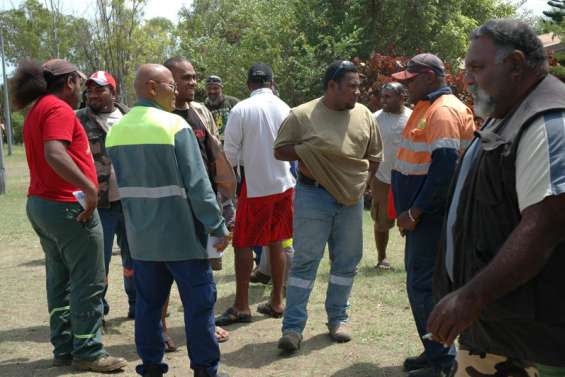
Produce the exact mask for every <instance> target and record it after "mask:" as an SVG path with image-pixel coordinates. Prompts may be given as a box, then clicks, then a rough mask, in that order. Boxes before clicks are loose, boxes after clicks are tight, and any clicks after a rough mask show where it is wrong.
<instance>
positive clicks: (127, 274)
mask: <svg viewBox="0 0 565 377" xmlns="http://www.w3.org/2000/svg"><path fill="white" fill-rule="evenodd" d="M98 213H99V214H100V221H101V223H102V229H103V231H104V267H105V269H106V277H107V276H108V274H109V272H110V261H111V260H112V246H113V245H114V236H116V237H117V240H118V246H119V247H120V253H121V255H122V267H123V274H124V289H125V291H126V294H127V295H128V303H129V314H131V315H133V314H134V313H135V281H134V279H133V274H134V272H133V262H132V259H131V253H130V251H129V245H128V240H127V237H126V226H125V220H124V213H123V211H122V205H121V203H120V202H119V201H117V202H112V203H111V206H110V208H99V209H98ZM107 290H108V286H106V288H105V289H104V295H103V297H102V303H103V304H104V314H108V311H109V310H110V308H109V306H108V303H107V302H106V298H105V297H106V291H107Z"/></svg>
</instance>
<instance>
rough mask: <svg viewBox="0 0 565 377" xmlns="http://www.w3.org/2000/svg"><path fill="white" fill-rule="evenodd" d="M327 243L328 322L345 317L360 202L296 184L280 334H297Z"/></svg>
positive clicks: (356, 257)
mask: <svg viewBox="0 0 565 377" xmlns="http://www.w3.org/2000/svg"><path fill="white" fill-rule="evenodd" d="M326 243H327V244H328V246H329V252H330V261H331V270H330V279H329V280H330V281H329V284H328V290H327V293H326V313H327V315H328V325H330V326H335V325H337V324H340V323H343V322H346V321H347V318H348V316H347V307H348V306H349V304H348V300H349V295H350V294H351V288H352V286H353V278H354V276H355V275H356V274H357V265H358V264H359V262H360V261H361V257H362V256H363V201H362V200H360V201H359V202H357V204H355V205H353V206H344V205H342V204H339V203H338V202H337V201H336V200H335V199H334V198H333V196H331V195H330V194H329V193H328V192H327V191H326V190H325V189H323V188H320V187H315V186H308V185H303V184H301V183H299V184H298V185H297V186H296V192H295V199H294V234H293V245H294V259H293V262H292V267H291V270H290V274H289V278H288V282H287V287H286V309H285V312H284V320H283V327H282V328H283V333H284V332H286V331H295V332H297V333H300V334H301V333H302V332H303V331H304V327H305V326H306V320H307V319H308V313H307V310H306V306H307V305H308V299H309V297H310V292H311V291H312V287H313V286H314V280H315V279H316V273H317V271H318V266H319V265H320V261H321V260H322V257H323V255H324V248H325V247H326Z"/></svg>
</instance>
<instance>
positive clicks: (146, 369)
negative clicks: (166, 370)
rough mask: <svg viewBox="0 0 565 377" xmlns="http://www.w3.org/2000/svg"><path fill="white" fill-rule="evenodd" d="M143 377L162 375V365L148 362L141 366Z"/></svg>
mask: <svg viewBox="0 0 565 377" xmlns="http://www.w3.org/2000/svg"><path fill="white" fill-rule="evenodd" d="M142 376H143V377H163V367H161V365H156V364H148V365H144V366H143V374H142Z"/></svg>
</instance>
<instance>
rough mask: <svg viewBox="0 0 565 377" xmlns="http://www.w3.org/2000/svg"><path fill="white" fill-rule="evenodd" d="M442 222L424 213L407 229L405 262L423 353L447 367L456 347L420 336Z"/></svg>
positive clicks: (428, 308)
mask: <svg viewBox="0 0 565 377" xmlns="http://www.w3.org/2000/svg"><path fill="white" fill-rule="evenodd" d="M442 225H443V218H442V217H441V216H433V215H431V216H426V215H424V217H422V220H421V221H420V223H418V225H417V226H416V229H415V230H414V231H412V232H407V233H406V250H405V259H404V262H405V265H406V279H407V280H406V289H407V291H408V299H409V301H410V307H411V308H412V314H413V315H414V321H415V322H416V327H417V328H418V335H419V336H420V340H421V341H422V344H423V345H424V349H425V354H426V357H427V359H428V361H429V362H430V363H431V364H432V366H434V367H435V368H437V369H441V370H444V371H448V370H449V369H450V368H451V365H452V364H453V359H454V356H455V347H454V346H451V347H449V348H445V347H443V345H442V344H440V343H437V342H433V341H431V340H424V339H422V336H424V335H425V334H426V332H427V331H426V325H427V322H428V318H429V316H430V314H431V312H432V309H433V307H434V303H433V298H432V277H433V274H434V266H435V260H436V253H437V252H438V248H439V242H440V237H441V229H442Z"/></svg>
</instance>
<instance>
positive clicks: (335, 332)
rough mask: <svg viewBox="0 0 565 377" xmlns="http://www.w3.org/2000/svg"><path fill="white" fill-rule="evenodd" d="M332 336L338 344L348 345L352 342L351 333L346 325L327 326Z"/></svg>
mask: <svg viewBox="0 0 565 377" xmlns="http://www.w3.org/2000/svg"><path fill="white" fill-rule="evenodd" d="M327 326H328V330H329V332H330V336H331V337H332V339H333V340H335V341H336V342H338V343H347V342H349V341H350V340H351V338H352V336H351V332H350V331H349V330H348V329H347V326H346V325H345V323H338V324H337V325H333V326H330V325H327Z"/></svg>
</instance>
